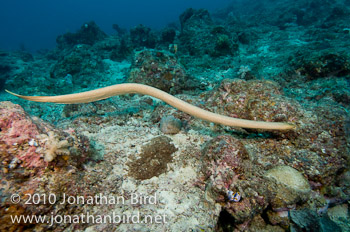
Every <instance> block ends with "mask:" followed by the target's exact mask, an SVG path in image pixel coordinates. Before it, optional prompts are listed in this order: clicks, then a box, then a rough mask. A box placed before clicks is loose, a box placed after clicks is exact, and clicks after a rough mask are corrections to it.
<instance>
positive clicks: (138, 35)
mask: <svg viewBox="0 0 350 232" xmlns="http://www.w3.org/2000/svg"><path fill="white" fill-rule="evenodd" d="M130 38H131V42H132V44H133V46H134V48H144V47H146V48H155V46H156V43H157V37H156V35H155V33H153V32H152V30H151V28H149V27H145V26H143V25H142V24H140V25H138V26H136V27H134V28H132V29H130Z"/></svg>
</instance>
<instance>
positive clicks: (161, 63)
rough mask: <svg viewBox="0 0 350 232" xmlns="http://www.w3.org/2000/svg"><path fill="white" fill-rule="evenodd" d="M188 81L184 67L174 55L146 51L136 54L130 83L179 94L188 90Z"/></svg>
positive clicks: (129, 79)
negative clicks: (183, 90) (185, 89)
mask: <svg viewBox="0 0 350 232" xmlns="http://www.w3.org/2000/svg"><path fill="white" fill-rule="evenodd" d="M187 79H188V76H187V75H186V72H185V70H184V68H183V66H182V65H181V64H180V63H179V62H178V61H177V59H176V57H175V56H174V55H173V54H171V53H170V52H166V51H158V50H149V49H145V50H142V51H140V52H137V53H136V54H135V56H134V59H133V64H132V66H131V71H130V76H129V78H128V81H129V82H136V83H142V84H147V85H150V86H153V87H156V88H158V89H161V90H163V91H166V92H169V93H178V92H179V91H180V90H182V89H184V88H186V83H187V82H186V81H187ZM188 87H189V86H188Z"/></svg>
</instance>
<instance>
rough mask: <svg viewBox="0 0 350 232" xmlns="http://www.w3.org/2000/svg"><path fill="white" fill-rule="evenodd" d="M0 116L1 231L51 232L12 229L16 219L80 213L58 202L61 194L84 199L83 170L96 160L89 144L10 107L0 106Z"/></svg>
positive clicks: (21, 226)
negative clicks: (82, 193)
mask: <svg viewBox="0 0 350 232" xmlns="http://www.w3.org/2000/svg"><path fill="white" fill-rule="evenodd" d="M0 112H1V114H0V130H1V132H0V178H1V183H0V189H1V203H0V215H1V217H0V230H1V231H6V230H8V231H16V230H23V229H25V228H27V229H28V228H33V229H36V230H40V229H44V228H48V227H47V226H48V225H44V224H30V223H24V222H23V221H21V223H13V222H12V221H11V217H14V215H24V216H26V215H48V216H49V215H50V214H51V213H52V212H55V210H56V211H57V210H63V211H64V212H65V213H67V214H69V213H73V212H76V213H78V212H79V209H77V208H76V207H74V206H72V205H69V204H62V205H60V206H58V205H59V204H58V202H60V200H61V199H62V196H63V194H67V195H76V194H78V193H80V191H81V189H80V186H82V179H81V178H82V176H83V174H82V173H80V170H81V169H82V166H83V165H84V163H86V162H87V161H88V160H91V159H92V156H91V154H92V153H91V147H90V142H89V140H88V139H87V138H86V137H85V136H82V135H79V134H77V133H76V132H75V131H74V130H70V131H62V130H59V129H57V128H54V127H53V126H52V125H50V124H48V123H46V122H44V121H42V120H41V119H39V118H36V117H33V118H32V117H30V116H29V115H27V114H26V113H25V112H24V110H23V109H22V108H21V107H20V106H19V105H15V104H13V103H11V102H0ZM48 161H50V162H48ZM88 192H89V191H88ZM86 193H87V192H84V194H86ZM34 194H36V197H37V198H35V197H33V196H34ZM49 195H51V196H52V197H55V199H54V200H55V201H54V202H53V201H51V203H48V202H47V201H48V199H47V198H44V196H47V197H48V196H49ZM14 196H15V197H14ZM14 198H16V201H14ZM34 198H35V202H33V199H34ZM52 199H53V198H52ZM52 199H51V200H52ZM17 200H18V201H17ZM55 226H57V227H59V225H55Z"/></svg>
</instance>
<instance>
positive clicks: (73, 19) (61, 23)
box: [0, 0, 230, 52]
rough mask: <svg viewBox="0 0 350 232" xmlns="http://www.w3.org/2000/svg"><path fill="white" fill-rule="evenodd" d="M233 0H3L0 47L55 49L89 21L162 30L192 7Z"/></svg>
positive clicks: (214, 5)
mask: <svg viewBox="0 0 350 232" xmlns="http://www.w3.org/2000/svg"><path fill="white" fill-rule="evenodd" d="M229 2H230V1H229V0H216V1H212V0H191V1H188V0H175V1H164V0H147V1H145V0H127V1H115V0H114V1H113V0H100V1H93V0H60V1H48V0H33V1H28V0H11V1H8V0H1V1H0V5H1V7H0V30H1V36H0V49H4V50H16V49H19V48H20V47H22V48H25V49H26V50H29V51H31V52H35V51H36V50H38V49H42V48H49V49H50V48H54V46H55V44H56V43H55V41H56V37H57V36H58V35H61V34H64V33H66V32H75V31H76V30H77V29H78V28H80V26H81V25H82V24H83V23H85V22H88V21H92V20H93V21H95V22H96V23H97V24H98V25H99V27H100V28H101V29H102V30H103V31H105V32H106V33H108V34H111V33H113V32H114V30H113V29H112V24H118V25H119V26H121V27H124V28H130V27H133V26H136V25H138V24H143V25H146V26H148V27H151V28H155V29H160V28H162V27H164V26H166V25H167V24H168V23H170V22H178V17H179V15H180V14H181V13H182V12H183V11H184V10H185V9H186V8H189V7H192V8H206V9H208V10H215V9H218V8H222V7H224V6H226V5H227V4H228V3H229Z"/></svg>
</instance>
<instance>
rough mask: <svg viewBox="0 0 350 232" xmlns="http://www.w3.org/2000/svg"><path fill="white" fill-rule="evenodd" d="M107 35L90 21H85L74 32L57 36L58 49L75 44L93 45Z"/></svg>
mask: <svg viewBox="0 0 350 232" xmlns="http://www.w3.org/2000/svg"><path fill="white" fill-rule="evenodd" d="M106 37H107V35H106V34H105V33H104V32H103V31H102V30H101V29H100V28H99V27H98V26H97V25H96V23H95V22H93V21H91V22H89V23H85V24H84V25H82V26H81V28H80V29H79V30H78V31H77V32H76V33H66V34H64V35H60V36H58V37H57V39H56V42H57V46H58V48H60V49H63V48H66V47H68V48H69V47H72V46H74V45H77V44H87V45H93V44H95V43H96V42H97V41H100V40H103V39H104V38H106Z"/></svg>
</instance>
